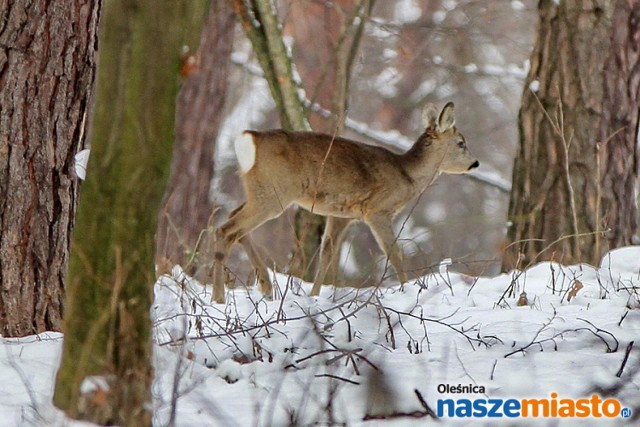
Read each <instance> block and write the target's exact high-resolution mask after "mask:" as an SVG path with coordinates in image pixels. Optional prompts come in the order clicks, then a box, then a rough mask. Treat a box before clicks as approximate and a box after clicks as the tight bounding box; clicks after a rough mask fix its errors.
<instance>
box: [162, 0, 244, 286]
mask: <svg viewBox="0 0 640 427" xmlns="http://www.w3.org/2000/svg"><path fill="white" fill-rule="evenodd" d="M235 22H236V21H235V15H234V13H233V9H232V8H231V5H230V4H229V3H228V2H219V1H212V2H211V5H210V9H209V17H208V18H207V23H206V24H205V27H204V29H203V31H202V35H201V39H200V48H199V49H198V53H197V54H196V55H195V56H189V57H187V58H186V61H187V62H190V61H195V68H193V71H192V72H191V73H190V74H189V75H188V76H186V80H185V82H184V84H183V86H182V88H181V89H180V93H179V95H178V99H177V105H176V144H175V147H174V149H173V157H172V164H171V174H170V176H169V183H168V186H167V192H166V193H165V196H164V200H163V203H162V206H163V207H162V210H161V212H160V218H159V225H158V239H157V249H156V250H157V254H156V257H157V259H158V262H157V264H158V265H159V269H160V272H163V271H167V270H168V269H170V268H171V267H172V266H173V265H175V264H180V265H182V266H183V267H184V268H185V269H187V271H189V273H193V271H194V269H193V268H192V267H196V266H197V265H198V264H202V263H203V262H205V263H206V262H207V260H205V259H203V260H202V262H201V261H199V258H200V256H199V255H200V254H201V251H202V248H206V247H208V246H209V245H207V244H205V243H204V240H206V239H207V238H208V237H209V234H211V233H207V229H208V227H209V225H210V222H211V221H210V219H211V216H212V214H213V209H214V206H213V203H212V200H211V198H210V197H209V193H210V189H211V180H212V179H213V173H214V169H213V155H214V151H215V141H216V137H217V135H218V130H219V127H220V124H221V121H222V114H223V111H224V105H225V98H226V94H227V87H228V82H227V77H228V72H229V64H230V59H231V49H232V47H233V29H234V27H235ZM184 67H185V70H187V72H188V70H190V64H188V63H186V64H184ZM205 252H206V251H205ZM204 255H206V254H204ZM208 262H210V259H209V260H208Z"/></svg>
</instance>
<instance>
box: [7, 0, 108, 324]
mask: <svg viewBox="0 0 640 427" xmlns="http://www.w3.org/2000/svg"><path fill="white" fill-rule="evenodd" d="M100 4H101V2H100V1H99V0H69V1H67V2H51V1H43V0H37V1H29V2H26V1H12V0H9V1H3V2H2V5H1V6H0V334H1V335H3V336H23V335H28V334H33V333H37V332H43V331H46V330H60V329H61V328H62V300H63V295H64V280H65V276H66V270H67V264H68V258H69V241H70V232H71V228H72V226H73V222H74V218H75V213H76V205H77V193H78V179H77V177H76V174H75V172H74V156H75V154H76V153H77V152H78V151H79V150H80V149H82V148H83V146H84V140H85V132H84V131H85V125H86V116H87V110H88V108H89V105H90V99H91V95H92V88H93V82H94V74H95V67H96V64H95V50H96V37H97V27H98V16H99V10H100Z"/></svg>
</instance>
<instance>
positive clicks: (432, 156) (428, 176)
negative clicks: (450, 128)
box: [402, 129, 445, 191]
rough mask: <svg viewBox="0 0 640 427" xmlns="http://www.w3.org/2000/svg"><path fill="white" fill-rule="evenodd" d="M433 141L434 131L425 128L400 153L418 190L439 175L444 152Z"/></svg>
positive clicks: (422, 188) (440, 146)
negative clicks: (404, 151)
mask: <svg viewBox="0 0 640 427" xmlns="http://www.w3.org/2000/svg"><path fill="white" fill-rule="evenodd" d="M442 148H443V147H442V145H441V144H438V143H437V142H436V141H435V131H434V130H432V129H427V130H426V131H425V132H424V133H423V134H422V135H420V138H418V140H417V141H416V143H415V144H413V147H411V148H410V149H409V151H407V152H406V153H404V154H403V155H402V160H403V164H404V168H405V171H406V173H407V174H408V175H409V176H410V177H411V178H412V179H413V181H414V182H415V184H416V187H418V190H419V191H422V190H424V189H425V188H427V187H428V186H429V185H431V183H432V182H433V181H434V180H435V179H436V178H437V177H438V175H440V171H441V166H442V161H443V160H444V155H445V153H444V152H443V151H442Z"/></svg>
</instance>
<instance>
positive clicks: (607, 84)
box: [504, 0, 640, 268]
mask: <svg viewBox="0 0 640 427" xmlns="http://www.w3.org/2000/svg"><path fill="white" fill-rule="evenodd" d="M639 10H640V3H639V2H618V1H612V0H607V1H605V0H598V1H591V0H589V1H587V0H571V1H562V2H560V3H559V4H556V2H554V1H550V0H545V1H541V2H540V3H539V13H540V26H539V31H538V38H537V42H536V44H535V47H534V50H533V53H532V55H531V69H530V71H529V75H528V77H527V80H526V82H525V87H524V93H523V97H522V107H521V110H520V116H519V126H520V146H519V151H518V154H517V157H516V159H515V164H514V171H513V188H512V192H511V199H510V207H509V221H510V225H509V230H508V241H509V242H510V243H511V245H510V246H509V247H508V248H507V250H506V251H505V252H506V253H505V258H504V267H505V268H512V267H516V266H519V267H525V266H527V265H529V264H530V263H533V262H535V261H539V260H543V259H554V260H556V261H559V262H562V263H566V264H570V263H575V262H590V263H594V264H596V265H597V263H598V262H599V260H600V257H601V255H602V254H603V252H604V251H606V250H610V249H613V248H615V247H618V246H621V245H625V244H629V243H631V241H632V237H633V236H634V234H635V232H636V229H637V223H636V219H637V211H636V205H635V198H636V190H635V188H634V183H635V181H636V179H637V175H638V148H637V144H636V139H637V132H638V117H639V109H638V105H640V97H639V93H638V79H640V67H639V62H638V39H639V36H638V35H639V22H640V19H639V16H640V15H639V13H640V12H639Z"/></svg>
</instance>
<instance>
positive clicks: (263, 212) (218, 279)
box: [211, 202, 282, 303]
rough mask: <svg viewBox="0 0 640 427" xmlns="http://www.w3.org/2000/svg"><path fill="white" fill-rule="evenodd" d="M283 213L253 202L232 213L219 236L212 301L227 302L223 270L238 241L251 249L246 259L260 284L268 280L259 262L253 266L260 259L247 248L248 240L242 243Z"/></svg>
mask: <svg viewBox="0 0 640 427" xmlns="http://www.w3.org/2000/svg"><path fill="white" fill-rule="evenodd" d="M281 212H282V211H281V210H280V209H279V208H277V207H273V206H270V205H269V204H268V203H263V204H260V205H258V204H257V203H250V202H245V203H244V204H242V205H241V206H240V207H238V208H237V209H235V210H234V211H232V212H231V214H230V215H229V219H228V220H227V222H225V223H224V224H223V225H222V226H221V227H220V228H219V229H218V231H217V233H216V245H215V251H214V258H215V259H214V264H213V294H212V296H211V299H212V300H214V301H216V302H218V303H223V302H224V285H225V282H226V280H225V274H224V266H225V265H226V262H227V258H228V256H229V251H230V250H231V247H232V246H233V245H234V243H236V242H237V241H239V240H240V241H241V243H242V244H243V246H244V247H245V250H247V248H250V249H248V250H247V255H248V256H249V259H250V261H251V262H252V264H253V265H254V268H255V269H256V271H257V275H258V280H259V281H264V280H265V279H266V280H267V281H268V280H269V276H268V274H267V273H266V267H264V263H262V261H260V262H258V264H259V265H258V266H256V264H255V263H254V262H257V261H256V260H258V259H259V256H258V255H257V253H256V252H255V250H254V249H253V246H251V245H250V243H247V244H245V242H247V240H244V241H243V240H241V239H243V238H244V237H245V236H246V235H247V234H249V233H250V232H251V231H253V230H254V229H256V228H258V227H259V226H260V225H262V224H264V223H265V222H267V221H268V220H270V219H272V218H275V217H277V216H278V215H280V213H281ZM269 287H270V286H269ZM261 288H262V285H261ZM262 289H265V288H262Z"/></svg>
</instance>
